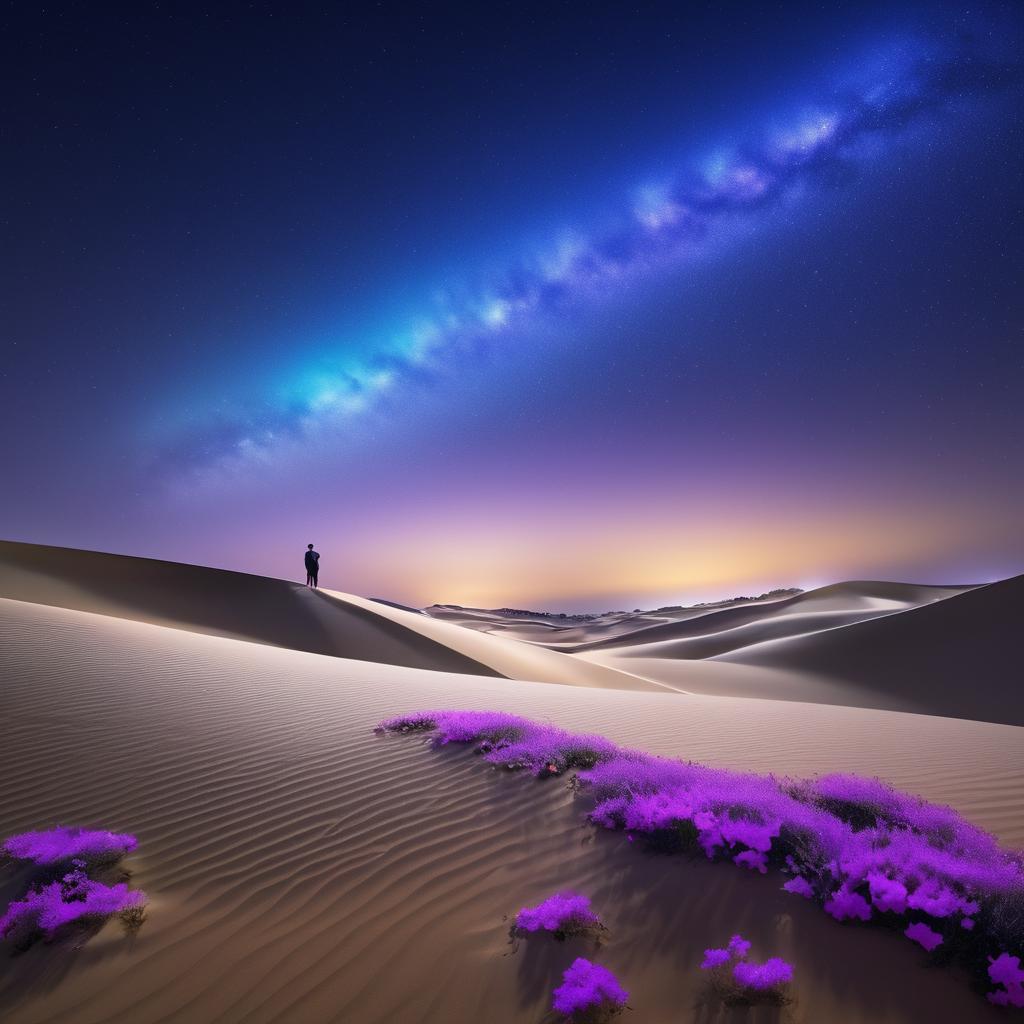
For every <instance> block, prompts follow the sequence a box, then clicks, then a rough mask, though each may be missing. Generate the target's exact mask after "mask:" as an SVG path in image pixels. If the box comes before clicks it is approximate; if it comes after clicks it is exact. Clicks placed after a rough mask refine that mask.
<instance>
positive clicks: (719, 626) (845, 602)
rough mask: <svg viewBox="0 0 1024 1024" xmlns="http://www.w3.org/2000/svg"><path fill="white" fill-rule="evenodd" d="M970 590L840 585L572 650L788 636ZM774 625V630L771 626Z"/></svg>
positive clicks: (700, 615)
mask: <svg viewBox="0 0 1024 1024" xmlns="http://www.w3.org/2000/svg"><path fill="white" fill-rule="evenodd" d="M965 589H969V588H964V587H926V586H918V585H914V584H908V583H882V582H874V581H853V582H849V583H835V584H832V585H831V586H828V587H820V588H819V589H817V590H810V591H808V592H807V593H805V594H799V595H797V596H796V597H790V598H784V599H782V600H780V601H765V602H756V603H755V602H751V603H749V604H742V605H738V606H735V607H731V608H722V609H716V610H714V611H704V612H698V613H697V614H693V615H689V616H687V617H686V618H684V619H680V620H677V621H671V622H663V623H658V624H656V625H652V626H645V627H644V628H642V629H639V630H632V631H630V632H628V633H626V634H623V635H617V636H611V637H600V638H596V639H593V640H584V641H583V642H581V643H579V644H577V645H575V646H574V647H572V648H570V649H571V650H572V651H574V652H579V651H593V650H598V649H601V648H608V647H621V646H625V645H630V646H633V645H636V644H654V643H666V642H673V641H681V640H708V639H710V638H712V637H715V636H721V635H722V634H725V633H731V632H732V631H734V630H738V629H740V628H741V627H744V626H755V625H757V626H761V627H763V628H765V629H767V630H768V631H771V630H772V628H774V629H775V630H776V631H777V632H778V633H780V634H782V635H788V631H789V630H797V631H801V632H810V631H813V629H819V628H828V626H829V624H832V625H840V624H843V623H845V622H858V621H861V620H862V619H865V618H874V617H877V616H879V615H891V614H893V613H894V612H898V611H905V610H906V609H908V608H916V607H918V606H920V605H922V604H930V603H931V602H933V601H941V600H943V599H944V598H948V597H952V596H954V595H955V594H959V593H961V592H963V591H964V590H965ZM804 622H808V623H809V625H808V629H807V630H802V629H801V623H804ZM769 623H771V624H772V625H771V626H769V625H767V624H769ZM755 642H756V641H755ZM735 643H736V646H742V645H743V634H739V635H738V636H736V638H735ZM678 649H679V650H685V645H679V647H678ZM730 649H731V648H730ZM694 650H696V648H694ZM667 656H669V657H698V658H702V657H707V656H708V655H705V654H689V653H687V654H668V655H667Z"/></svg>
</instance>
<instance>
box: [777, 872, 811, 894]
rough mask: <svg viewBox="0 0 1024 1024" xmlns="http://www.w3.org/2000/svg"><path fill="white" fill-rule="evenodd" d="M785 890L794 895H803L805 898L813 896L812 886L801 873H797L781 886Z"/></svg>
mask: <svg viewBox="0 0 1024 1024" xmlns="http://www.w3.org/2000/svg"><path fill="white" fill-rule="evenodd" d="M782 888H783V889H785V890H786V892H791V893H793V894H794V895H795V896H803V898H804V899H805V900H809V899H811V897H813V896H814V886H812V885H811V883H810V882H808V881H807V879H806V878H804V877H803V876H802V875H797V876H796V878H791V879H790V880H789V881H788V882H786V884H785V885H783V887H782Z"/></svg>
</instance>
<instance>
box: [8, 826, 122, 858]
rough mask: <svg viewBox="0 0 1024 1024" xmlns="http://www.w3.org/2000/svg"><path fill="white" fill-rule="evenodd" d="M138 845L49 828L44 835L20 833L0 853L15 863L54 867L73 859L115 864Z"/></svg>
mask: <svg viewBox="0 0 1024 1024" xmlns="http://www.w3.org/2000/svg"><path fill="white" fill-rule="evenodd" d="M137 845H138V840H137V839H136V838H135V836H130V835H120V834H118V833H116V832H102V831H95V830H92V829H85V828H53V829H50V830H48V831H46V832H22V833H21V834H20V835H16V836H11V837H10V838H9V839H8V840H6V841H5V842H4V844H3V847H2V849H3V852H4V853H6V854H8V856H11V857H14V858H15V859H16V860H29V861H33V862H34V863H36V864H43V865H45V864H58V863H60V862H61V861H65V860H71V859H72V858H74V857H83V858H86V859H90V860H106V859H111V860H117V859H120V858H121V857H123V856H124V855H125V854H126V853H130V852H131V851H132V850H134V849H135V847H136V846H137Z"/></svg>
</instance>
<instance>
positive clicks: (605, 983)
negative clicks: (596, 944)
mask: <svg viewBox="0 0 1024 1024" xmlns="http://www.w3.org/2000/svg"><path fill="white" fill-rule="evenodd" d="M628 998H629V993H628V992H627V991H626V990H625V989H624V988H623V987H622V986H621V985H620V984H619V982H618V979H617V978H616V977H615V975H614V974H612V972H611V971H609V970H608V968H607V967H601V966H600V964H595V963H591V962H590V961H589V960H585V959H584V958H583V957H578V958H577V959H576V960H574V961H573V963H572V965H571V966H570V967H569V969H568V970H567V971H566V972H565V974H563V975H562V984H561V985H559V986H558V988H556V989H555V991H554V998H553V1000H552V1004H551V1005H552V1006H553V1008H554V1009H555V1011H556V1012H558V1013H561V1014H563V1015H564V1016H565V1017H566V1018H567V1019H568V1020H570V1021H573V1022H574V1024H583V1022H586V1024H598V1022H600V1021H605V1020H610V1019H611V1018H612V1017H614V1016H615V1015H616V1014H617V1013H618V1012H619V1011H620V1010H621V1009H622V1008H623V1007H624V1006H625V1005H626V1000H627V999H628Z"/></svg>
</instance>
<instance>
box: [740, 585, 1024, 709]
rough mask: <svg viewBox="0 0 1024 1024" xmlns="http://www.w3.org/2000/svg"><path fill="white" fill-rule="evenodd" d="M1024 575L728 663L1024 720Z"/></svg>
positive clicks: (924, 705) (759, 649)
mask: <svg viewBox="0 0 1024 1024" xmlns="http://www.w3.org/2000/svg"><path fill="white" fill-rule="evenodd" d="M1022 622H1024V576H1015V577H1013V578H1012V579H1008V580H1003V581H1001V582H999V583H990V584H988V585H987V586H983V587H977V588H975V589H972V590H970V591H968V592H966V593H963V594H958V595H955V596H953V597H950V598H949V599H948V600H944V601H938V602H936V603H934V604H929V605H927V606H923V607H919V608H914V609H911V610H909V611H905V612H902V613H901V614H899V615H891V616H885V617H882V618H876V619H873V620H871V621H868V622H861V623H858V624H857V625H851V626H846V627H844V628H841V629H831V630H826V631H824V632H819V633H811V634H808V635H805V636H799V637H792V638H790V639H784V640H773V641H770V642H768V643H763V644H759V645H756V646H751V647H746V648H744V649H742V650H736V651H733V652H732V653H730V654H727V655H724V656H723V658H722V659H721V660H722V661H729V662H736V663H739V664H747V665H757V666H761V667H768V668H772V669H778V670H783V671H786V672H797V673H802V674H809V675H816V676H828V677H829V678H832V679H836V680H840V681H842V682H844V683H848V684H851V685H853V686H856V687H857V688H859V689H861V690H863V691H864V692H866V693H870V694H871V695H872V701H873V703H874V706H876V707H882V708H890V709H892V710H897V711H921V710H926V711H927V712H928V713H929V714H934V715H954V716H958V717H963V718H974V719H979V720H981V721H989V722H1006V723H1009V724H1012V725H1024V688H1022V687H1021V685H1020V680H1021V678H1022V672H1024V668H1022V659H1021V649H1020V639H1019V638H1020V630H1021V623H1022Z"/></svg>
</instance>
